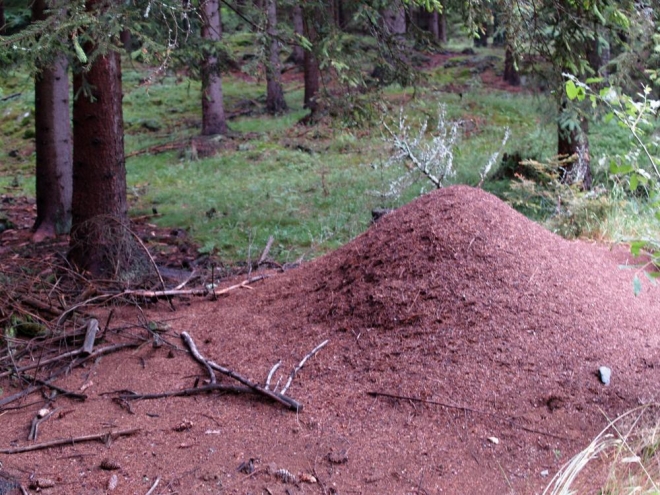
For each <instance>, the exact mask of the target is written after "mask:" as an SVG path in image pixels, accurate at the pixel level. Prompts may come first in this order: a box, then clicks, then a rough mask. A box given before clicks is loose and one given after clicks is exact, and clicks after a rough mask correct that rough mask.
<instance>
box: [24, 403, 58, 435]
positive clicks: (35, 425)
mask: <svg viewBox="0 0 660 495" xmlns="http://www.w3.org/2000/svg"><path fill="white" fill-rule="evenodd" d="M59 410H60V408H59V407H56V408H55V409H53V410H52V411H49V412H48V413H46V414H45V415H44V416H39V415H37V416H35V417H34V418H33V419H32V426H31V427H30V434H29V435H28V440H31V441H33V442H36V441H37V435H38V434H39V425H40V424H41V423H43V422H44V421H47V420H48V419H50V417H51V416H52V415H53V414H55V412H57V411H59Z"/></svg>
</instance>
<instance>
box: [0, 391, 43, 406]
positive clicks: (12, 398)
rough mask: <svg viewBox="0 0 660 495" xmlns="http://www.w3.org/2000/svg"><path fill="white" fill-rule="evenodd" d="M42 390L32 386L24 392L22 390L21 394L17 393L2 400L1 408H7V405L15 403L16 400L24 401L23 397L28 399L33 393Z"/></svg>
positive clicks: (0, 400) (0, 402)
mask: <svg viewBox="0 0 660 495" xmlns="http://www.w3.org/2000/svg"><path fill="white" fill-rule="evenodd" d="M40 388H41V387H40V386H38V385H32V386H31V387H28V388H26V389H24V390H21V391H20V392H16V393H15V394H13V395H9V396H7V397H4V398H2V399H0V408H2V407H3V406H5V405H7V404H9V403H11V402H14V401H15V400H18V399H22V398H23V397H27V396H28V395H30V394H31V393H32V392H36V391H37V390H39V389H40Z"/></svg>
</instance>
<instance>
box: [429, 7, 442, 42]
mask: <svg viewBox="0 0 660 495" xmlns="http://www.w3.org/2000/svg"><path fill="white" fill-rule="evenodd" d="M429 32H430V33H431V37H432V38H433V39H434V40H435V41H440V13H439V12H438V11H437V10H434V11H433V12H431V13H430V14H429Z"/></svg>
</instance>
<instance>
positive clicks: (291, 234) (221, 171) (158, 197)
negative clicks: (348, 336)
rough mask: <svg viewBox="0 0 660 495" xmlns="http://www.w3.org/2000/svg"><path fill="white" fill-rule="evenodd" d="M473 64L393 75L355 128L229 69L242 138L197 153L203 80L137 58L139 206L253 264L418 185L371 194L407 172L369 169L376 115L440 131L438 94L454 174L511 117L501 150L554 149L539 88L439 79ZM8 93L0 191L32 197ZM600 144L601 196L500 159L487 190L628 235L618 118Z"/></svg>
mask: <svg viewBox="0 0 660 495" xmlns="http://www.w3.org/2000/svg"><path fill="white" fill-rule="evenodd" d="M238 41H240V40H238ZM238 41H237V42H238ZM487 54H488V55H497V52H496V51H489V52H488V53H487ZM483 55H484V54H483V53H482V54H481V55H480V56H483ZM461 57H463V55H461ZM464 69H465V67H464V66H461V65H458V66H456V67H453V68H452V67H442V66H440V67H438V68H436V69H433V70H431V71H430V72H429V74H428V77H427V79H426V82H425V83H424V84H423V85H422V86H421V87H418V88H417V89H411V88H401V87H400V86H398V85H396V84H394V85H391V86H387V87H385V88H382V92H381V93H380V94H381V97H382V98H381V101H380V102H379V103H378V105H375V104H373V101H370V100H368V99H366V100H364V101H363V102H360V104H361V105H365V109H366V110H365V112H366V113H364V114H361V116H360V118H361V119H364V120H362V121H361V122H360V123H359V125H347V122H346V117H342V118H341V119H335V120H334V121H333V120H324V121H323V122H322V123H320V124H318V125H316V126H312V127H302V126H298V125H297V122H298V121H299V120H300V118H301V117H303V116H304V115H305V114H306V110H305V109H304V108H302V86H301V84H300V83H299V82H296V81H293V82H290V83H288V84H287V85H286V87H285V89H286V98H287V102H288V104H289V107H290V109H291V111H290V112H289V113H287V114H285V115H281V116H278V117H271V116H267V115H265V114H264V113H263V101H264V84H263V81H258V80H253V79H246V77H245V76H244V75H239V76H234V75H231V74H228V75H226V76H225V77H224V78H223V89H224V93H225V98H226V111H227V114H228V115H229V116H230V121H229V126H230V128H231V130H232V131H233V135H232V137H231V138H229V139H226V140H224V141H223V142H222V145H221V147H220V150H219V152H218V153H217V154H216V155H214V156H210V157H206V158H202V157H200V158H199V159H198V158H197V157H196V156H195V153H193V152H192V150H191V146H190V140H191V139H192V138H194V137H195V136H198V135H199V129H200V120H201V115H200V109H199V83H198V82H195V81H190V80H188V79H187V78H186V77H185V76H183V75H181V74H179V73H170V74H167V75H166V76H165V77H161V78H153V79H151V80H149V82H148V83H145V79H146V76H148V75H149V74H150V72H149V69H148V68H145V67H142V66H140V65H139V64H136V63H130V62H129V63H127V64H126V66H125V70H124V94H125V97H124V118H125V127H126V138H125V142H126V152H127V156H128V159H127V173H128V176H127V180H128V192H129V198H130V200H131V208H132V209H131V213H132V214H133V215H143V214H149V213H151V212H152V211H153V209H155V210H156V211H157V212H158V216H157V217H156V218H154V220H153V221H154V222H155V223H157V224H159V225H161V226H163V227H172V228H184V229H186V230H187V231H188V232H189V233H190V234H191V236H192V238H193V239H194V240H195V241H196V242H197V243H198V244H200V245H201V246H202V251H204V252H215V253H217V254H218V255H219V256H220V257H221V258H223V259H224V260H226V261H228V262H243V261H245V260H246V259H247V258H248V257H249V256H250V255H252V254H253V253H254V252H256V251H258V250H259V249H261V248H262V247H263V246H264V245H265V243H266V241H267V239H268V237H269V236H271V235H272V236H274V237H275V243H274V245H273V248H272V251H271V254H272V255H273V256H274V257H275V258H276V259H277V260H279V261H282V262H285V261H292V260H295V259H298V258H299V257H300V256H301V255H304V256H306V257H308V258H309V257H314V256H317V255H320V254H322V253H324V252H327V251H328V250H331V249H334V248H336V247H338V246H340V245H342V244H344V243H346V242H348V241H349V240H350V239H351V238H353V237H354V236H356V235H357V234H359V233H360V232H362V231H363V230H364V229H366V228H367V227H368V225H369V221H370V218H371V215H370V212H371V210H372V209H373V208H375V207H385V208H395V207H398V206H400V205H401V204H404V203H406V202H408V201H410V200H411V199H413V198H414V197H415V196H417V195H418V194H419V191H420V190H421V184H420V183H419V182H417V183H413V184H411V185H410V187H409V188H408V189H406V190H405V191H402V193H401V194H400V196H399V197H397V198H389V199H384V198H380V197H377V196H374V195H373V194H371V193H370V191H378V190H383V189H385V188H386V187H387V185H388V184H389V183H390V182H391V181H392V180H393V179H394V178H395V177H396V176H397V174H398V173H399V172H400V171H396V170H391V171H387V170H378V171H374V170H372V169H371V167H370V166H369V165H370V164H372V163H375V162H378V161H385V160H387V159H388V158H389V156H390V155H389V153H390V152H391V150H390V149H389V145H388V144H387V143H386V142H384V140H383V139H382V138H383V136H384V134H385V130H384V129H383V128H382V126H381V125H380V124H379V123H380V122H381V121H382V119H383V115H384V114H383V112H389V114H390V115H395V114H397V112H398V111H399V109H400V108H403V109H404V111H405V113H406V115H407V116H409V118H410V119H411V122H414V121H420V122H421V121H424V120H428V128H429V129H436V128H437V125H438V122H437V117H438V116H437V108H438V105H442V106H443V108H445V112H446V118H447V119H448V120H450V121H452V122H459V123H460V129H459V131H460V142H458V143H457V144H456V145H455V146H454V150H453V155H454V162H453V170H454V171H455V175H454V176H453V177H447V180H446V183H447V184H448V185H449V184H451V183H462V184H469V185H477V184H479V183H480V182H481V173H482V170H483V168H484V166H485V165H486V163H487V162H488V160H489V157H490V156H491V155H492V153H493V152H494V151H496V150H497V148H498V147H499V143H501V141H502V136H503V134H504V131H505V129H506V128H508V129H510V138H509V140H508V142H507V144H506V147H505V149H504V150H503V151H504V152H506V153H507V155H508V156H512V155H516V156H519V157H520V158H521V159H533V160H537V161H539V162H547V161H548V160H549V157H552V155H553V153H554V149H555V147H556V136H555V133H556V129H555V127H554V123H553V122H551V121H550V120H549V119H547V118H546V115H545V114H546V112H545V111H544V110H543V107H542V106H541V105H540V103H541V102H542V101H543V98H542V97H540V96H537V95H532V94H526V93H519V94H511V93H506V92H501V91H495V90H492V89H489V88H487V87H483V86H475V85H472V86H470V89H469V90H468V91H465V92H463V93H461V94H460V95H459V94H458V93H456V92H455V91H451V92H447V91H446V90H445V89H446V88H445V85H444V83H441V82H440V81H441V80H444V78H445V77H448V76H451V78H453V81H454V84H458V85H460V84H464V85H466V86H468V83H470V81H471V79H473V77H474V75H472V74H463V75H461V74H462V72H461V71H463V70H464ZM461 78H462V79H461ZM0 91H1V94H2V97H3V98H6V97H7V96H9V95H14V94H15V95H16V96H13V97H12V98H9V99H6V100H3V101H1V102H0V113H2V115H3V119H2V121H1V122H0V149H2V150H3V154H2V159H1V160H0V188H1V189H2V192H3V193H4V194H9V195H15V196H19V195H28V196H33V195H34V174H33V169H34V142H33V140H34V138H33V135H31V134H30V130H31V129H32V128H33V125H34V111H33V107H34V98H33V95H32V82H31V80H29V78H27V77H25V75H23V74H20V73H14V74H13V75H8V76H7V77H5V78H4V79H3V80H2V81H1V83H0ZM430 103H432V104H430ZM367 110H368V111H367ZM376 117H378V118H376ZM168 143H178V145H177V146H176V147H175V148H176V149H173V150H171V151H168V152H164V153H163V152H158V153H156V152H153V153H149V152H146V153H145V152H144V151H145V150H147V151H148V150H149V149H150V148H151V147H155V146H158V145H166V144H168ZM591 144H592V150H591V151H592V164H594V166H595V169H596V170H595V177H596V181H597V182H598V183H599V189H597V190H598V191H600V192H599V194H598V195H596V196H594V197H590V196H588V195H586V194H582V193H580V192H579V191H577V190H573V189H566V190H564V189H562V187H560V186H558V185H557V184H555V183H550V184H549V183H544V182H538V181H535V180H530V181H528V182H524V181H521V180H520V179H518V178H516V177H515V176H508V177H501V176H499V177H498V176H496V174H497V170H496V169H497V168H498V167H497V165H496V166H495V167H493V171H492V172H491V174H490V176H489V177H488V178H487V179H486V181H485V182H484V183H483V185H482V187H484V189H486V190H488V191H490V192H493V193H495V194H497V195H498V196H500V197H502V198H504V199H506V200H508V201H509V202H510V203H511V204H513V205H514V206H515V207H517V208H519V209H520V210H521V211H523V212H524V213H525V214H527V215H528V216H530V217H532V218H534V219H535V220H538V221H541V222H543V223H545V224H546V225H547V226H548V227H549V228H550V229H551V230H554V231H555V232H557V233H560V234H562V235H565V236H568V237H575V236H580V237H585V236H586V237H593V238H598V239H605V240H619V239H625V238H626V237H629V236H632V235H633V233H636V232H637V231H639V230H641V229H643V227H644V224H645V223H646V218H647V217H646V215H647V211H646V208H645V206H644V200H643V199H641V198H635V197H631V196H630V195H629V194H625V193H623V194H620V193H619V192H617V189H616V187H615V186H616V184H612V183H609V182H608V179H607V176H606V174H605V173H604V172H602V171H599V168H598V165H597V164H598V163H599V159H600V158H604V157H607V156H611V155H613V154H616V153H618V152H620V151H621V148H622V147H623V146H626V145H627V144H629V141H628V140H627V139H626V136H625V131H622V130H620V129H618V128H617V127H616V126H615V125H614V124H612V123H609V124H603V123H597V122H596V123H594V124H593V125H592V127H591ZM603 188H604V189H603ZM560 197H561V200H560V202H561V205H560V206H559V208H558V201H557V199H558V198H560ZM648 214H649V215H650V214H651V213H648Z"/></svg>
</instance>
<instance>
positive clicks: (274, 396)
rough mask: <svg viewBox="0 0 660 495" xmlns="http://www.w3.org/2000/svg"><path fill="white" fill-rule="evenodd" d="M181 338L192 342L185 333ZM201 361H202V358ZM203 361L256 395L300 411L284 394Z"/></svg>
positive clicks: (296, 403)
mask: <svg viewBox="0 0 660 495" xmlns="http://www.w3.org/2000/svg"><path fill="white" fill-rule="evenodd" d="M181 338H182V339H184V340H186V339H191V340H192V337H190V335H189V334H188V333H186V332H182V333H181ZM202 359H204V358H202ZM204 361H205V362H206V363H208V365H209V366H210V367H211V368H213V369H214V370H216V371H219V372H220V373H222V374H223V375H227V376H228V377H230V378H233V379H234V380H237V381H238V382H240V383H242V384H243V385H245V386H247V387H249V388H251V389H252V390H253V391H254V392H255V393H257V394H261V395H264V396H266V397H268V398H270V399H272V400H274V401H277V402H279V403H281V404H283V405H285V406H286V407H287V408H289V409H292V410H294V411H301V410H302V408H303V406H302V404H300V403H299V402H297V401H296V400H294V399H292V398H290V397H286V396H285V395H284V394H279V393H277V392H273V391H271V390H266V389H265V388H263V387H260V386H259V385H257V384H256V383H253V382H251V381H250V380H248V379H247V378H245V377H244V376H242V375H239V374H238V373H236V372H235V371H232V370H230V369H228V368H225V367H223V366H220V365H219V364H217V363H215V362H213V361H210V360H208V359H204Z"/></svg>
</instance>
